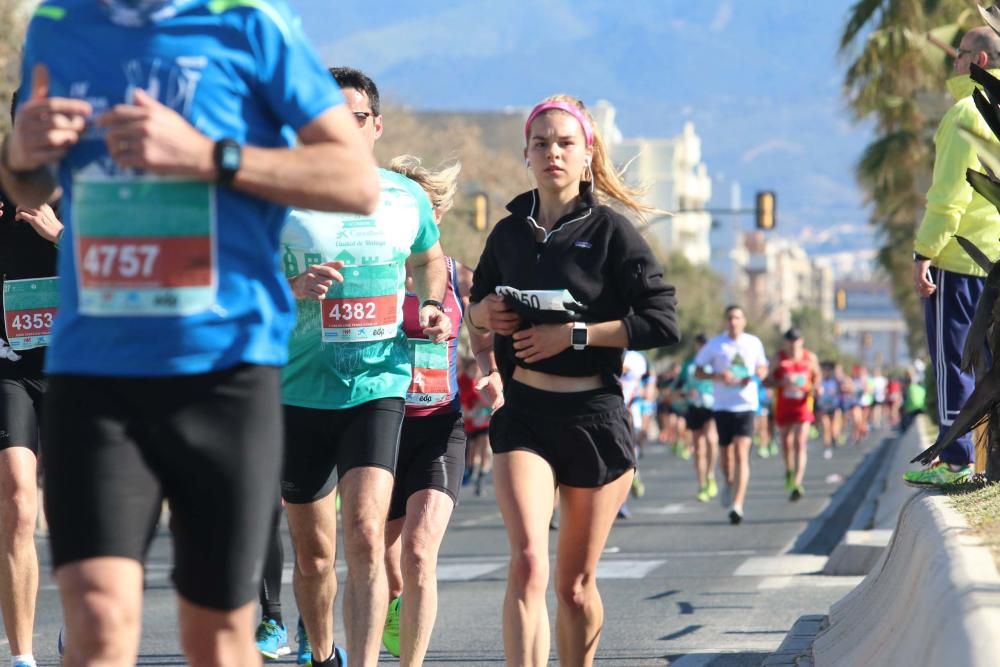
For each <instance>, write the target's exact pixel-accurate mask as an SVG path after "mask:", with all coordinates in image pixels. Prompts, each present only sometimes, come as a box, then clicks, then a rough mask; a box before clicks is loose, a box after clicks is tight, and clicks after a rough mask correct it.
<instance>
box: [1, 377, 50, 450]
mask: <svg viewBox="0 0 1000 667" xmlns="http://www.w3.org/2000/svg"><path fill="white" fill-rule="evenodd" d="M45 389H46V380H45V379H44V378H21V379H18V380H0V449H7V448H8V447H27V448H28V449H30V450H31V451H33V452H34V453H35V454H36V455H37V454H38V424H39V422H40V421H41V415H42V404H43V399H44V398H45Z"/></svg>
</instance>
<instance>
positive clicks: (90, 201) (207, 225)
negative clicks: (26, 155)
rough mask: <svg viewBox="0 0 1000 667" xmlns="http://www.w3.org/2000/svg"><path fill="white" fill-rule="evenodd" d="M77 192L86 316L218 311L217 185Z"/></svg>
mask: <svg viewBox="0 0 1000 667" xmlns="http://www.w3.org/2000/svg"><path fill="white" fill-rule="evenodd" d="M74 188H75V195H74V220H75V222H74V241H75V243H74V253H75V259H76V276H77V285H78V288H77V289H78V292H79V302H80V303H79V308H80V312H81V313H82V314H84V315H96V316H122V315H125V316H129V315H135V316H150V315H152V316H157V315H159V316H170V315H190V314H194V313H199V312H203V311H206V310H209V309H211V308H212V307H213V306H214V305H215V303H216V298H217V290H218V286H217V281H218V279H217V271H216V243H215V235H216V219H215V208H216V207H215V186H214V185H212V184H210V183H203V182H199V181H185V180H170V179H158V178H125V179H122V178H114V179H103V180H92V179H84V178H77V180H76V182H75V184H74Z"/></svg>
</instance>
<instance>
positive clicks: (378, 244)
mask: <svg viewBox="0 0 1000 667" xmlns="http://www.w3.org/2000/svg"><path fill="white" fill-rule="evenodd" d="M331 73H332V74H333V76H334V78H335V79H336V80H337V83H338V84H339V85H340V87H341V91H342V92H343V94H344V98H345V100H346V101H347V105H348V107H350V109H351V113H352V114H353V115H354V118H355V120H356V121H357V124H358V128H359V132H361V133H362V135H363V136H364V137H365V139H366V141H368V143H369V147H370V148H374V145H375V140H376V139H377V138H378V137H379V136H380V135H381V134H382V116H381V114H380V113H379V96H378V89H377V88H376V87H375V84H374V82H372V80H371V79H370V78H368V77H367V76H365V75H364V74H363V73H361V72H359V71H357V70H354V69H349V68H336V69H334V70H332V71H331ZM378 173H379V183H380V186H381V195H380V198H379V204H378V208H377V209H376V211H375V213H374V214H373V215H371V216H356V215H337V214H325V213H316V212H313V211H304V210H297V211H293V212H292V213H291V215H290V216H289V218H288V221H287V222H286V224H285V228H284V231H283V232H282V236H281V245H282V248H281V256H282V264H283V266H284V270H285V275H286V276H288V277H289V282H290V283H291V286H292V292H293V293H294V294H295V296H296V299H297V311H298V312H297V316H296V323H295V329H294V330H293V332H292V336H291V343H290V346H289V363H288V366H287V367H286V368H285V372H284V375H283V377H282V393H283V402H284V404H285V414H284V416H285V465H284V471H283V475H282V480H281V495H282V497H283V498H284V499H285V501H286V505H285V509H286V512H287V514H288V525H289V528H290V532H291V537H292V545H293V546H294V547H295V558H296V567H295V571H294V581H293V584H294V586H295V593H296V598H297V601H298V604H299V610H300V612H301V614H302V623H303V625H304V627H301V626H300V628H299V632H298V636H299V650H298V657H297V662H298V664H308V663H311V664H313V665H316V666H317V667H319V666H320V665H322V666H323V667H327V666H331V667H333V666H337V667H342V666H343V665H345V664H347V655H350V662H351V664H352V665H354V664H357V665H373V664H375V663H376V662H377V661H378V652H379V651H378V647H379V640H380V639H381V635H382V626H383V624H384V622H385V617H386V611H387V608H388V604H389V590H388V582H387V580H386V571H385V566H384V564H383V562H384V558H385V520H386V516H387V515H388V511H389V504H390V500H391V498H392V488H393V476H394V474H395V471H396V462H397V459H398V455H399V433H400V428H401V427H402V423H403V415H404V409H405V408H404V397H405V396H406V392H407V390H408V389H409V386H410V380H411V366H410V355H409V346H408V345H407V340H406V333H405V330H404V329H403V301H404V299H405V285H406V273H407V267H408V268H409V273H410V276H412V278H413V290H412V291H413V292H415V293H416V294H418V295H419V297H418V298H420V299H421V302H420V303H421V306H420V309H419V322H420V326H421V328H422V330H423V331H422V332H423V334H424V336H426V337H427V338H428V339H430V340H431V341H433V342H434V343H439V344H442V345H443V344H445V341H446V340H447V338H448V334H449V333H450V331H451V320H450V319H449V317H448V316H447V315H445V313H444V310H443V308H444V306H443V304H442V301H443V300H444V298H445V291H446V289H447V285H448V269H447V265H446V264H445V258H444V253H443V252H442V250H441V244H440V243H439V242H438V228H437V224H436V223H435V221H434V212H433V209H432V207H431V203H430V201H429V199H428V198H427V194H426V193H425V192H424V191H423V189H422V188H421V187H420V186H419V185H418V184H417V183H415V182H413V181H411V180H410V179H408V178H406V177H404V176H402V175H400V174H396V173H394V172H391V171H387V170H384V169H380V170H379V172H378ZM334 491H337V492H339V494H340V500H341V506H340V511H341V517H342V520H341V521H339V522H338V521H337V520H336V516H337V508H336V495H335V493H334ZM337 523H340V525H341V526H342V527H343V540H344V554H345V556H346V558H345V560H346V561H347V577H346V580H345V584H344V588H345V591H344V596H343V599H344V625H345V626H346V628H347V637H346V640H347V641H346V644H347V654H345V653H344V650H343V647H342V646H336V645H334V641H333V616H332V614H330V612H329V610H330V608H331V607H332V606H333V591H335V590H336V586H337V574H336V572H335V571H334V569H333V568H332V567H323V566H322V565H317V564H323V563H332V562H333V559H334V555H335V554H334V546H335V545H336V543H337ZM318 536H322V538H318ZM320 609H325V610H326V611H325V612H324V613H319V612H318V611H317V610H320Z"/></svg>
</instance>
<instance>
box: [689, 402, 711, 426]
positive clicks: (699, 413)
mask: <svg viewBox="0 0 1000 667" xmlns="http://www.w3.org/2000/svg"><path fill="white" fill-rule="evenodd" d="M711 420H712V410H711V409H710V408H700V407H697V406H694V405H692V406H690V407H689V408H688V411H687V419H686V420H685V421H687V427H688V428H689V429H691V430H692V431H700V430H701V429H703V428H705V426H706V425H707V424H708V422H710V421H711Z"/></svg>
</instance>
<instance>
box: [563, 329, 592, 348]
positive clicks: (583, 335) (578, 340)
mask: <svg viewBox="0 0 1000 667" xmlns="http://www.w3.org/2000/svg"><path fill="white" fill-rule="evenodd" d="M563 340H566V339H565V338H564V339H563ZM572 341H573V345H586V344H587V330H586V329H573V338H572Z"/></svg>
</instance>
